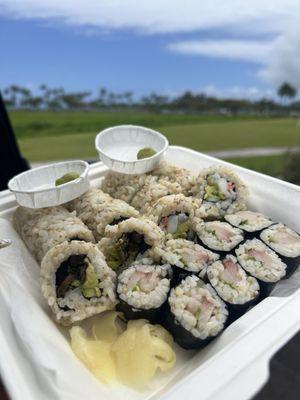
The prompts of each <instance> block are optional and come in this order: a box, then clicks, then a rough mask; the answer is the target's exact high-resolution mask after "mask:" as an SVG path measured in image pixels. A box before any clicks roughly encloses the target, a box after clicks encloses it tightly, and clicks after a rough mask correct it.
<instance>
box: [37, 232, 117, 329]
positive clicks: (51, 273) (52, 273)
mask: <svg viewBox="0 0 300 400" xmlns="http://www.w3.org/2000/svg"><path fill="white" fill-rule="evenodd" d="M41 289H42V293H43V295H44V297H45V299H46V300H47V303H48V304H49V306H50V307H51V309H52V311H53V313H54V316H55V318H56V320H57V322H59V323H60V324H62V325H70V324H72V323H74V322H77V321H81V320H83V319H85V318H87V317H90V316H92V315H95V314H99V313H101V312H103V311H106V310H111V309H113V308H114V307H115V305H116V274H115V272H114V271H113V270H112V269H111V268H109V267H108V266H107V264H106V262H105V259H104V256H103V254H102V253H101V251H100V250H99V249H98V248H97V246H96V245H95V244H93V243H86V242H82V241H77V240H75V241H72V242H63V243H61V244H59V245H57V246H55V247H53V248H52V249H50V250H49V251H48V252H47V253H46V255H45V257H44V258H43V261H42V264H41Z"/></svg>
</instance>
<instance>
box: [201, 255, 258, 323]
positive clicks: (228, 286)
mask: <svg viewBox="0 0 300 400" xmlns="http://www.w3.org/2000/svg"><path fill="white" fill-rule="evenodd" d="M207 278H208V281H209V283H210V284H211V285H212V287H213V288H214V289H215V291H216V292H217V293H218V295H219V297H221V299H222V300H223V301H224V302H225V303H226V305H227V307H228V310H229V316H230V319H231V321H233V320H234V319H236V318H238V317H239V316H241V315H242V314H243V313H244V312H246V311H247V309H248V308H249V307H250V306H251V305H253V304H254V302H255V301H256V300H257V299H258V296H259V291H260V287H259V283H258V281H257V279H256V278H254V277H253V276H250V275H248V274H247V273H246V272H245V271H244V270H243V268H242V267H241V266H240V265H239V263H238V261H237V259H236V257H234V256H233V255H231V254H230V255H227V256H226V257H225V258H223V259H222V260H219V261H216V262H214V263H213V264H211V265H209V266H208V267H207Z"/></svg>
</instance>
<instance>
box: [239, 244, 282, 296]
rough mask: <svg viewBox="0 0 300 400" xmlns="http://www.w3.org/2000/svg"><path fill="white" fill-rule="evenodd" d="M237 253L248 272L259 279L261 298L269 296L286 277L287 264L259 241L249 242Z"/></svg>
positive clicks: (240, 247)
mask: <svg viewBox="0 0 300 400" xmlns="http://www.w3.org/2000/svg"><path fill="white" fill-rule="evenodd" d="M235 253H236V256H237V259H238V262H239V263H240V265H241V266H242V267H243V268H244V269H245V270H246V272H248V273H249V274H250V275H251V276H254V277H255V278H256V279H258V281H259V284H260V288H261V296H266V295H268V294H269V293H270V292H271V290H272V289H273V288H274V287H275V285H276V283H278V282H279V281H280V280H281V279H282V278H283V277H285V275H286V264H285V263H284V262H282V260H281V259H280V258H279V257H278V255H277V254H276V253H275V252H274V251H273V250H271V249H270V248H269V247H268V246H266V245H265V244H264V243H263V242H262V241H261V240H259V239H252V240H247V241H246V242H244V243H242V244H241V245H240V246H239V247H238V248H237V249H236V250H235Z"/></svg>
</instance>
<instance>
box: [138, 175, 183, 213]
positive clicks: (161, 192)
mask: <svg viewBox="0 0 300 400" xmlns="http://www.w3.org/2000/svg"><path fill="white" fill-rule="evenodd" d="M180 192H181V186H180V185H179V184H178V183H176V182H170V181H169V180H167V179H158V178H157V177H156V176H149V177H148V179H147V180H146V182H145V185H144V186H143V187H142V188H141V189H140V190H139V191H138V192H137V193H136V194H135V196H134V197H133V198H132V200H131V202H130V204H131V205H132V206H133V207H135V208H136V209H137V210H139V211H140V212H141V213H142V214H147V213H148V210H149V207H151V206H152V204H153V203H154V202H155V201H157V200H158V199H160V198H161V197H164V196H167V195H170V194H176V193H180Z"/></svg>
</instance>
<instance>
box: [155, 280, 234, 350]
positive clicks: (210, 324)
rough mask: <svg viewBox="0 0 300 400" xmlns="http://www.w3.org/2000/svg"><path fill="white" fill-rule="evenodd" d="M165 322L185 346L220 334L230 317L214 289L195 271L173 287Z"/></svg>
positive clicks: (191, 346)
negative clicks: (194, 273) (195, 273)
mask: <svg viewBox="0 0 300 400" xmlns="http://www.w3.org/2000/svg"><path fill="white" fill-rule="evenodd" d="M164 311H165V315H164V319H163V325H164V326H165V328H166V329H168V331H169V332H170V333H171V334H172V335H173V337H174V340H175V341H176V342H177V343H178V344H179V345H180V346H181V347H183V348H184V349H196V348H201V347H203V346H205V345H206V344H208V343H209V342H210V341H211V340H212V339H214V338H215V337H216V336H218V335H219V334H220V333H221V332H222V331H223V329H224V327H225V323H226V320H227V317H228V310H227V307H226V305H225V303H224V302H223V301H222V300H221V299H220V297H219V296H218V295H217V294H216V292H215V291H214V289H213V288H212V287H211V286H210V285H209V284H205V283H204V282H203V281H202V280H201V279H199V278H198V277H197V276H195V275H191V276H187V277H186V278H185V279H184V280H182V282H181V283H180V284H179V285H178V286H176V287H175V288H173V289H172V290H171V293H170V296H169V299H168V303H167V306H166V307H165V310H164Z"/></svg>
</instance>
